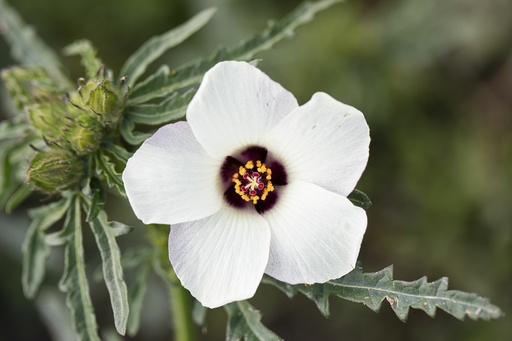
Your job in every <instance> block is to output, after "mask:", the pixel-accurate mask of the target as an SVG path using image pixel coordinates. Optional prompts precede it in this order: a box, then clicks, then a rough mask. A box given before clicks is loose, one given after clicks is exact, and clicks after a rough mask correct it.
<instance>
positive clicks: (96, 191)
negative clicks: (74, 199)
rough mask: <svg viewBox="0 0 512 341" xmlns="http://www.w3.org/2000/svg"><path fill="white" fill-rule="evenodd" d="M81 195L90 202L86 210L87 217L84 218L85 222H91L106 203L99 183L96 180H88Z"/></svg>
mask: <svg viewBox="0 0 512 341" xmlns="http://www.w3.org/2000/svg"><path fill="white" fill-rule="evenodd" d="M82 193H83V194H84V195H85V196H86V197H87V199H88V200H90V202H91V203H90V205H89V207H88V209H87V210H86V213H87V217H86V218H85V219H86V220H87V221H91V220H93V219H95V218H96V217H97V216H98V214H99V213H100V211H101V210H102V209H103V206H104V205H105V201H106V194H105V191H104V190H103V186H102V185H101V182H100V181H99V180H98V179H97V178H88V179H87V181H86V184H85V186H84V187H83V189H82Z"/></svg>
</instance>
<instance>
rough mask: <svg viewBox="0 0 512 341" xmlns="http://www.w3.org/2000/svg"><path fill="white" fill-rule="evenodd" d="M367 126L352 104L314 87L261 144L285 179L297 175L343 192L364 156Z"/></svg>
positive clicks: (354, 178) (356, 175) (349, 186)
mask: <svg viewBox="0 0 512 341" xmlns="http://www.w3.org/2000/svg"><path fill="white" fill-rule="evenodd" d="M369 145H370V132H369V128H368V124H367V123H366V121H365V119H364V116H363V114H362V113H361V112H360V111H358V110H357V109H355V108H353V107H351V106H348V105H345V104H343V103H341V102H338V101H337V100H335V99H333V98H332V97H330V96H329V95H327V94H325V93H321V92H319V93H316V94H315V95H313V97H312V98H311V100H310V101H309V102H307V103H306V104H304V105H303V106H301V107H300V108H298V109H297V110H295V111H294V112H292V113H291V114H290V115H288V116H286V117H285V118H284V119H283V120H282V121H281V122H279V124H278V125H277V126H276V127H275V128H274V129H273V130H272V133H271V136H270V138H269V140H268V144H267V145H266V147H267V148H268V149H269V151H272V153H273V154H274V156H275V157H277V158H278V159H279V160H281V162H283V164H284V166H285V168H286V172H287V174H288V182H292V181H294V180H302V181H307V182H311V183H314V184H317V185H319V186H322V187H323V188H326V189H328V190H330V191H333V192H336V193H339V194H341V195H343V196H347V195H348V194H350V192H352V190H353V189H354V188H355V186H356V184H357V181H358V180H359V178H360V177H361V174H362V173H363V170H364V168H365V167H366V163H367V162H368V154H369Z"/></svg>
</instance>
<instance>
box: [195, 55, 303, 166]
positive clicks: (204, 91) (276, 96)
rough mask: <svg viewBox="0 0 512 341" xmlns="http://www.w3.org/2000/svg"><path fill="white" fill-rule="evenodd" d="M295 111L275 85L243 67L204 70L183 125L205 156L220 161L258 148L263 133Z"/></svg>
mask: <svg viewBox="0 0 512 341" xmlns="http://www.w3.org/2000/svg"><path fill="white" fill-rule="evenodd" d="M297 107H298V104H297V100H296V99H295V97H293V95H292V94H291V93H290V92H288V91H287V90H285V89H284V88H283V87H282V86H281V85H279V84H278V83H276V82H274V81H273V80H271V79H270V78H269V77H268V76H267V75H266V74H264V73H263V72H261V71H260V70H259V69H257V68H255V67H254V66H252V65H250V64H248V63H244V62H233V61H230V62H221V63H218V64H217V65H215V66H214V67H213V68H212V69H210V70H209V71H208V72H207V73H206V74H205V76H204V79H203V81H202V83H201V85H200V86H199V89H198V90H197V93H196V95H195V96H194V98H193V99H192V101H191V102H190V104H189V106H188V109H187V121H188V122H189V123H190V125H191V127H192V131H193V132H194V134H195V136H196V138H197V139H198V140H199V143H200V144H201V145H202V146H203V147H204V148H205V149H206V151H207V152H208V153H210V155H213V156H215V157H225V156H227V155H231V154H232V153H233V152H235V151H239V149H242V148H244V147H247V146H250V145H260V144H261V141H262V140H263V139H264V137H265V136H266V134H267V132H268V131H269V130H270V129H271V128H272V127H274V126H275V125H276V124H277V122H279V121H280V120H281V119H282V118H283V117H284V116H285V115H287V114H288V113H290V112H291V111H292V110H294V109H295V108H297Z"/></svg>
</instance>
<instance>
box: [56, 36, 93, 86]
mask: <svg viewBox="0 0 512 341" xmlns="http://www.w3.org/2000/svg"><path fill="white" fill-rule="evenodd" d="M64 53H65V54H66V55H68V56H71V55H79V56H80V57H82V58H81V61H82V65H83V67H84V68H85V72H86V74H87V78H88V79H97V78H98V72H99V71H100V69H101V68H102V62H101V60H100V59H99V58H98V57H96V49H95V48H94V47H93V46H92V44H91V42H90V41H89V40H85V39H84V40H79V41H76V42H74V43H72V44H71V45H68V46H66V47H65V48H64Z"/></svg>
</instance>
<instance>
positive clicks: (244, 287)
mask: <svg viewBox="0 0 512 341" xmlns="http://www.w3.org/2000/svg"><path fill="white" fill-rule="evenodd" d="M269 245H270V229H269V226H268V223H267V222H266V221H265V219H263V218H262V217H261V216H260V215H259V214H257V213H256V212H254V211H252V210H237V209H234V208H231V207H229V206H228V205H225V206H224V207H223V208H222V209H221V210H220V211H219V212H217V213H216V214H214V215H211V216H209V217H207V218H204V219H201V220H197V221H194V222H189V223H183V224H177V225H173V226H172V227H171V233H170V235H169V259H170V260H171V263H172V265H173V267H174V270H175V271H176V274H177V275H178V278H179V279H180V281H181V283H182V284H183V286H184V287H185V288H187V289H188V290H190V292H191V294H192V295H193V296H194V297H195V298H196V299H197V300H199V302H201V304H202V305H204V306H206V307H209V308H216V307H219V306H221V305H224V304H227V303H229V302H233V301H239V300H243V299H247V298H250V297H252V296H253V295H254V293H255V292H256V289H257V287H258V285H259V283H260V281H261V278H262V276H263V272H264V270H265V266H266V265H267V261H268V254H269Z"/></svg>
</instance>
